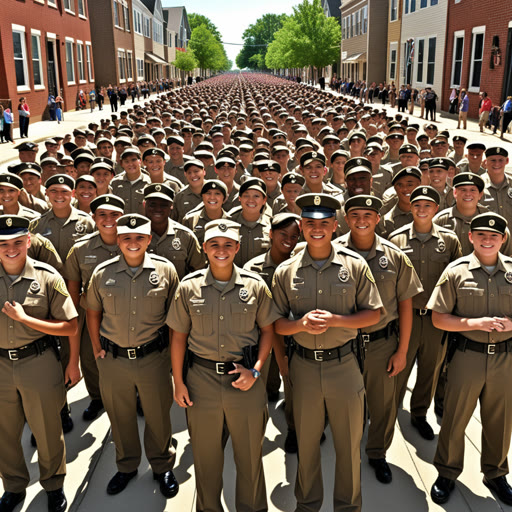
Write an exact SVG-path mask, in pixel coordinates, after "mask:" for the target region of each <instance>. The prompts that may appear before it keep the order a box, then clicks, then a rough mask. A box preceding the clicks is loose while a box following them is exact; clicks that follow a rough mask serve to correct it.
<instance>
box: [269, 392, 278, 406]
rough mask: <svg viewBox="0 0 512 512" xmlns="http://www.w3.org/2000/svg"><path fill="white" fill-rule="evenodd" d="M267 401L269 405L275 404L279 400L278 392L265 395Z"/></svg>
mask: <svg viewBox="0 0 512 512" xmlns="http://www.w3.org/2000/svg"><path fill="white" fill-rule="evenodd" d="M267 399H268V401H269V402H270V403H273V402H277V401H278V400H279V391H271V392H270V393H267Z"/></svg>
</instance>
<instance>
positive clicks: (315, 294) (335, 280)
mask: <svg viewBox="0 0 512 512" xmlns="http://www.w3.org/2000/svg"><path fill="white" fill-rule="evenodd" d="M272 293H273V295H274V302H275V304H276V306H277V310H278V312H279V316H281V317H284V318H290V319H291V320H298V319H300V318H302V317H303V316H304V315H305V314H306V313H309V312H310V311H313V310H315V309H323V310H326V311H330V312H331V313H334V314H338V315H350V314H354V313H356V312H358V311H361V310H364V309H369V310H376V309H380V308H381V307H382V302H381V300H380V296H379V292H378V289H377V285H376V284H375V279H374V278H373V275H372V273H371V270H370V268H369V267H368V264H367V263H366V262H365V261H364V259H363V258H362V257H361V256H359V255H358V254H356V253H355V252H353V251H351V250H349V249H346V248H345V247H342V246H340V245H339V244H333V246H332V249H331V254H330V256H329V258H327V260H326V261H325V262H324V263H323V265H322V266H321V267H320V268H318V266H317V265H316V264H315V262H314V260H313V259H312V258H311V256H310V255H309V251H308V250H307V248H306V249H305V250H304V251H301V252H300V253H299V254H297V255H296V256H294V257H293V258H290V259H289V260H286V261H285V262H283V263H281V265H279V266H278V267H277V270H276V272H275V274H274V280H273V283H272ZM356 335H357V329H349V328H347V327H336V328H334V327H331V328H329V329H327V331H325V332H324V333H323V334H318V335H314V334H309V333H307V332H299V333H297V334H294V336H293V337H294V339H295V340H296V341H297V343H298V344H299V345H302V346H303V347H306V348H308V349H311V350H329V349H332V348H336V347H339V346H341V345H344V344H345V343H347V342H348V341H349V340H351V339H353V338H355V337H356Z"/></svg>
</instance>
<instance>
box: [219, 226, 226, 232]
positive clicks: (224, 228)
mask: <svg viewBox="0 0 512 512" xmlns="http://www.w3.org/2000/svg"><path fill="white" fill-rule="evenodd" d="M219 230H220V231H222V232H223V233H225V232H226V231H227V230H228V227H227V226H226V224H219Z"/></svg>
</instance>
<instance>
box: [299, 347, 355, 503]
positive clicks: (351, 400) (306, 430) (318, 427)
mask: <svg viewBox="0 0 512 512" xmlns="http://www.w3.org/2000/svg"><path fill="white" fill-rule="evenodd" d="M290 382H291V385H292V394H293V416H294V419H295V427H296V430H297V444H298V448H299V450H298V454H299V457H298V468H297V481H296V483H295V497H296V498H297V508H296V512H317V511H318V510H320V508H321V507H322V502H323V498H324V489H323V482H322V464H321V460H320V438H321V436H322V433H323V431H324V428H325V411H327V416H328V418H329V423H330V425H331V431H332V436H333V441H334V449H335V452H336V468H335V475H334V500H333V508H332V509H330V510H333V512H340V511H344V512H348V511H350V512H358V511H360V510H361V506H362V499H361V452H360V445H361V438H362V436H363V424H364V397H365V392H364V382H363V376H362V375H361V372H360V370H359V366H358V364H357V361H356V358H355V357H354V356H353V355H352V354H349V355H347V356H345V357H343V358H342V359H341V360H338V359H334V360H332V361H325V362H317V361H310V360H308V359H302V358H301V357H299V356H298V355H297V354H295V355H294V356H293V358H292V361H291V363H290Z"/></svg>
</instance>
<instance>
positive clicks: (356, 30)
mask: <svg viewBox="0 0 512 512" xmlns="http://www.w3.org/2000/svg"><path fill="white" fill-rule="evenodd" d="M355 17H356V27H355V28H354V35H355V36H358V35H360V34H361V19H360V12H359V11H356V13H355Z"/></svg>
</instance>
